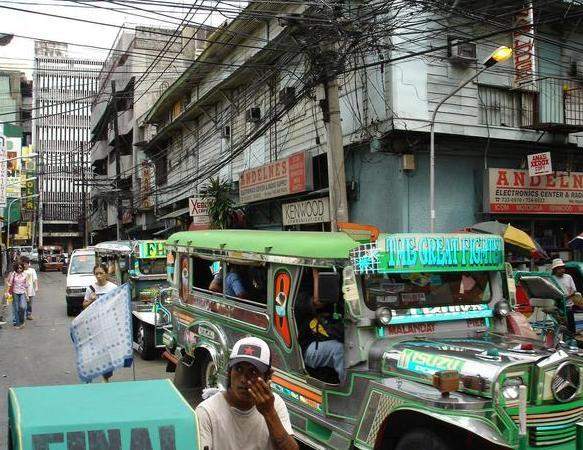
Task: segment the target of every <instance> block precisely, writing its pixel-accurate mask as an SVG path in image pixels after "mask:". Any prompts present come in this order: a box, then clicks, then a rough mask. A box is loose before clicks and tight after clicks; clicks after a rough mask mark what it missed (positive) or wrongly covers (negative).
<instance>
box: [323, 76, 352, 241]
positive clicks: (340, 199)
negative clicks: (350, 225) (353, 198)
mask: <svg viewBox="0 0 583 450" xmlns="http://www.w3.org/2000/svg"><path fill="white" fill-rule="evenodd" d="M326 100H327V101H328V116H329V119H328V126H327V127H326V130H327V132H328V153H327V160H328V195H329V197H330V221H331V230H332V231H337V230H338V222H348V199H347V196H346V172H345V168H344V142H343V140H342V122H341V118H340V99H339V96H338V80H337V78H336V74H334V75H332V77H330V79H328V80H327V82H326Z"/></svg>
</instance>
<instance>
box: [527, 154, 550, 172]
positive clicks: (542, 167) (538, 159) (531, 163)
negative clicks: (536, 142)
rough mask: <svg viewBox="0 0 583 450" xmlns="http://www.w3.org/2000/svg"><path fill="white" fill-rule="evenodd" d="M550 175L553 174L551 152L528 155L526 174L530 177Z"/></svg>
mask: <svg viewBox="0 0 583 450" xmlns="http://www.w3.org/2000/svg"><path fill="white" fill-rule="evenodd" d="M551 173H553V165H552V163H551V152H544V153H535V154H534V155H528V174H529V175H530V176H531V177H534V176H536V175H548V174H551Z"/></svg>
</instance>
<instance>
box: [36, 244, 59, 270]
mask: <svg viewBox="0 0 583 450" xmlns="http://www.w3.org/2000/svg"><path fill="white" fill-rule="evenodd" d="M38 264H39V269H40V271H41V272H50V271H58V272H60V271H61V270H62V269H63V265H64V264H65V254H64V253H63V247H61V246H60V245H42V246H40V247H39V248H38Z"/></svg>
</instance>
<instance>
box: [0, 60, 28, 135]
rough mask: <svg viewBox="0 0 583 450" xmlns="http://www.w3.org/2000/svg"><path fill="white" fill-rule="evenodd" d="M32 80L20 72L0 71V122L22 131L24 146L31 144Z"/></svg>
mask: <svg viewBox="0 0 583 450" xmlns="http://www.w3.org/2000/svg"><path fill="white" fill-rule="evenodd" d="M31 109H32V80H28V79H27V78H26V74H24V73H23V72H20V71H13V70H0V122H4V123H11V124H13V125H16V126H19V127H21V128H22V129H23V142H22V144H23V145H24V146H27V145H30V144H32V129H31V125H32V124H31V114H32V111H31Z"/></svg>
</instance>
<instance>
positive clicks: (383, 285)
mask: <svg viewBox="0 0 583 450" xmlns="http://www.w3.org/2000/svg"><path fill="white" fill-rule="evenodd" d="M362 277H363V283H362V284H363V291H364V296H365V303H366V305H367V306H368V307H369V308H371V309H373V310H374V309H377V308H379V307H381V306H387V307H389V308H392V309H401V308H422V307H428V306H447V305H471V304H481V303H489V302H490V299H491V296H492V292H491V288H490V272H437V273H407V274H396V273H391V274H370V275H363V276H362Z"/></svg>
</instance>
